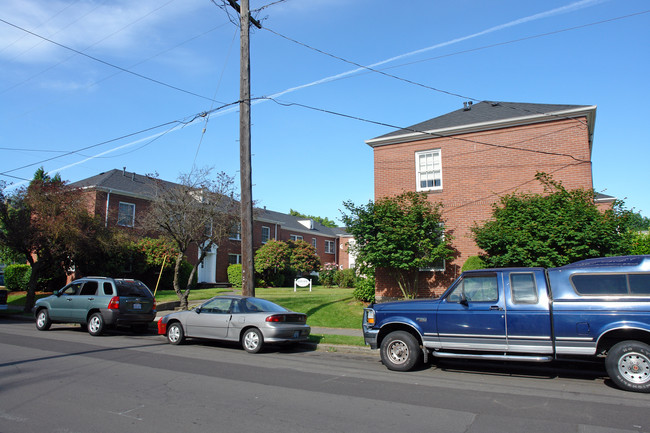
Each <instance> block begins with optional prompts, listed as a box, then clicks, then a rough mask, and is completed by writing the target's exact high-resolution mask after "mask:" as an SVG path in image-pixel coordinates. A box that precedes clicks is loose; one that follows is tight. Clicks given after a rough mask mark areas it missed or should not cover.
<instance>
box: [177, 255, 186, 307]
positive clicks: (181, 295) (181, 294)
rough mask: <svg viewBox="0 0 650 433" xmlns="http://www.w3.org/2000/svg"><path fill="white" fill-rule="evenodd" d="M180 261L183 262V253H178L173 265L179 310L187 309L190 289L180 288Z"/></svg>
mask: <svg viewBox="0 0 650 433" xmlns="http://www.w3.org/2000/svg"><path fill="white" fill-rule="evenodd" d="M182 263H183V253H178V255H177V256H176V264H175V266H174V291H175V292H176V296H178V300H179V301H181V305H180V308H181V310H187V298H188V296H189V294H190V291H189V290H185V291H184V292H183V291H182V290H181V285H180V276H181V264H182Z"/></svg>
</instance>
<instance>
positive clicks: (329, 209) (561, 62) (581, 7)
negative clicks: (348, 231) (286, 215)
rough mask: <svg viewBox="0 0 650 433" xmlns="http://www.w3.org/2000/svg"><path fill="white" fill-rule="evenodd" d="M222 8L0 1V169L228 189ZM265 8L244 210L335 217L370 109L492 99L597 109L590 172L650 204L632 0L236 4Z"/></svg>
mask: <svg viewBox="0 0 650 433" xmlns="http://www.w3.org/2000/svg"><path fill="white" fill-rule="evenodd" d="M220 4H222V0H214V2H213V1H210V0H167V1H166V0H140V1H137V2H134V1H131V0H104V1H98V0H97V1H96V0H76V1H75V0H3V1H2V4H1V5H0V20H1V21H0V101H1V103H0V180H4V181H6V182H9V183H11V182H13V183H14V186H17V185H20V184H21V183H22V182H23V180H24V179H30V178H31V177H32V175H33V173H34V171H35V170H36V169H37V168H38V167H39V166H43V167H44V168H45V169H46V170H47V171H49V172H52V173H55V172H59V173H60V174H61V176H62V178H63V179H66V180H69V181H72V182H74V181H76V180H80V179H83V178H86V177H89V176H93V175H95V174H98V173H100V172H103V171H108V170H111V169H113V168H117V169H122V167H126V169H127V170H128V171H135V172H137V173H142V174H145V173H158V174H159V175H160V176H161V177H162V178H164V179H166V180H172V181H174V180H176V179H177V178H178V176H179V174H180V173H187V172H189V171H190V170H191V169H192V167H193V166H198V167H214V169H215V170H216V171H225V172H226V173H229V174H231V175H233V176H237V184H238V182H239V178H238V174H239V171H238V170H239V142H238V139H239V114H238V110H237V108H236V107H234V108H233V107H231V106H228V104H231V103H233V102H235V101H237V100H238V99H239V33H238V28H237V27H236V26H235V25H234V24H232V23H231V21H230V19H229V14H228V12H227V10H224V9H222V8H219V7H218V5H220ZM266 5H268V7H266V8H264V9H263V10H261V11H260V12H258V14H257V17H258V19H261V20H262V25H263V27H264V28H263V29H262V30H258V29H253V31H252V33H251V70H252V73H251V88H252V96H253V97H254V98H261V97H271V98H273V100H271V99H259V100H256V101H255V103H254V104H253V107H252V122H253V126H252V153H253V158H252V164H253V165H252V167H253V168H252V170H253V185H254V186H253V199H254V200H255V201H256V203H257V204H258V205H259V206H267V207H268V208H269V209H272V210H275V211H280V212H288V211H289V209H296V210H299V211H301V212H303V213H307V214H312V215H318V216H324V217H328V218H330V219H336V220H338V218H339V216H340V212H339V209H342V202H343V201H345V200H352V201H353V202H355V203H356V204H362V203H366V202H367V201H368V200H371V199H373V194H374V192H373V156H372V151H371V148H370V147H369V146H367V145H366V144H365V142H364V141H365V140H368V139H371V138H374V137H377V136H379V135H383V134H385V133H388V132H391V131H392V130H393V128H390V127H387V126H382V125H381V124H388V125H394V126H396V127H406V126H409V125H413V124H415V123H419V122H421V121H424V120H426V119H430V118H433V117H437V116H439V115H442V114H445V113H448V112H450V111H453V110H456V109H459V108H461V107H462V103H463V101H468V100H475V101H480V100H491V101H507V102H531V103H549V104H576V105H597V106H598V109H597V116H596V127H595V138H594V147H593V155H592V161H593V179H594V187H595V189H596V190H597V191H601V192H604V193H605V194H609V195H613V196H615V197H618V198H620V199H624V200H625V203H626V206H627V207H628V208H634V209H635V210H636V211H639V212H641V213H642V214H643V215H645V216H650V194H648V193H647V188H648V183H649V182H648V181H649V180H650V174H649V171H648V168H647V167H648V161H649V159H650V158H649V156H650V155H649V154H650V150H649V149H650V146H649V144H650V143H649V140H648V134H647V132H646V131H645V127H646V125H647V123H648V120H647V115H646V113H645V112H644V111H643V110H644V109H643V107H644V106H645V103H646V101H645V100H644V99H643V98H645V97H647V96H648V95H649V94H650V85H649V84H648V70H650V55H649V50H648V46H649V45H650V3H649V2H647V1H646V0H609V1H608V0H578V1H571V0H544V1H532V0H531V1H520V0H516V1H514V0H493V1H489V2H486V1H484V0H456V1H453V2H443V1H432V0H429V1H424V0H423V1H417V0H413V1H408V2H395V1H385V0H357V1H353V2H350V1H344V0H308V1H307V0H285V1H279V2H276V1H274V0H263V1H261V0H251V8H252V9H256V8H262V7H263V6H266ZM233 16H234V15H233V14H232V12H231V13H230V17H231V18H232V17H233ZM37 35H38V36H37ZM39 36H40V37H39ZM46 39H47V40H46ZM290 39H291V40H293V41H291V40H290ZM309 47H312V48H316V49H318V50H320V51H322V52H325V53H328V54H331V55H332V56H329V55H326V54H323V53H322V52H318V51H316V50H314V49H310V48H309ZM82 53H83V54H82ZM336 57H338V58H336ZM341 59H345V60H347V61H349V62H351V63H347V62H344V61H343V60H341ZM353 63H356V64H359V65H364V66H371V67H372V68H374V69H380V70H382V71H384V72H386V73H389V74H392V75H396V76H399V77H402V78H404V79H406V80H409V81H411V82H413V83H415V84H413V83H408V82H406V81H403V80H398V79H395V78H391V77H387V76H385V75H382V74H378V73H373V72H369V71H368V70H366V69H363V68H358V67H357V66H354V65H353ZM434 89H437V90H434ZM291 103H293V104H302V105H303V106H299V105H288V106H287V105H286V104H291ZM304 105H306V106H309V107H313V109H308V108H305V107H304ZM222 106H226V108H223V109H219V108H220V107H222ZM211 110H215V111H212V114H210V115H209V116H206V117H198V118H197V115H199V114H200V113H204V112H208V111H211ZM334 113H338V114H334ZM204 129H205V132H203V130H204ZM121 137H124V138H121Z"/></svg>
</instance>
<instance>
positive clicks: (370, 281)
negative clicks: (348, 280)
mask: <svg viewBox="0 0 650 433" xmlns="http://www.w3.org/2000/svg"><path fill="white" fill-rule="evenodd" d="M352 296H354V299H356V300H358V301H363V302H375V279H374V278H358V279H357V282H356V285H355V289H354V291H353V292H352Z"/></svg>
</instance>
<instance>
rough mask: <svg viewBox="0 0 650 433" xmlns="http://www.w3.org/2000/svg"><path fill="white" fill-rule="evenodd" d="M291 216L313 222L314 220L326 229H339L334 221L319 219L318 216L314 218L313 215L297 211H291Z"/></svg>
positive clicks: (325, 218)
mask: <svg viewBox="0 0 650 433" xmlns="http://www.w3.org/2000/svg"><path fill="white" fill-rule="evenodd" d="M289 215H293V216H296V217H299V218H305V219H312V220H314V221H316V222H318V223H321V224H322V225H324V226H325V227H338V225H337V224H336V223H335V222H334V221H332V220H331V219H329V218H327V217H317V216H313V215H305V214H303V213H300V212H298V211H296V210H293V209H290V210H289Z"/></svg>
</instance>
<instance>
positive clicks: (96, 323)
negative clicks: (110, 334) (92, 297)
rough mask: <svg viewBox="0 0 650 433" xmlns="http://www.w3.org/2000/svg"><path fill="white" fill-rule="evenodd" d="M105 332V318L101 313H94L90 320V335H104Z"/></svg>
mask: <svg viewBox="0 0 650 433" xmlns="http://www.w3.org/2000/svg"><path fill="white" fill-rule="evenodd" d="M102 332H104V318H103V317H102V315H101V313H93V314H92V316H90V319H89V320H88V333H89V334H90V335H92V336H93V337H96V336H98V335H102Z"/></svg>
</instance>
